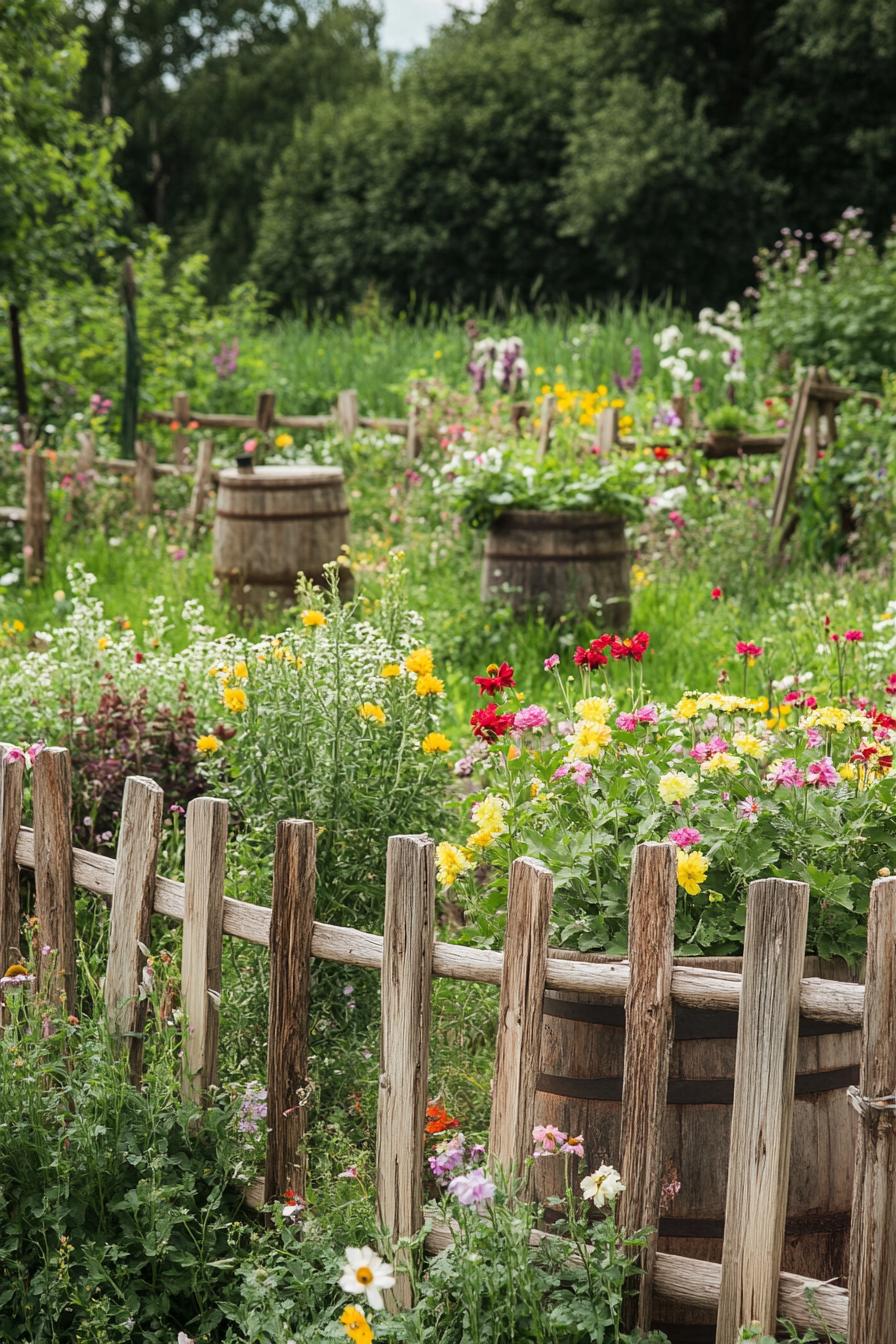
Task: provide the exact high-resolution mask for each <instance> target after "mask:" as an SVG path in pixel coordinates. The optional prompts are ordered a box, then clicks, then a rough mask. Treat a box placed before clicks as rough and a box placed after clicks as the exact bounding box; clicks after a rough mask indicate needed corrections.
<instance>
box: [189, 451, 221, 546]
mask: <svg viewBox="0 0 896 1344" xmlns="http://www.w3.org/2000/svg"><path fill="white" fill-rule="evenodd" d="M214 447H215V445H214V443H213V442H212V440H211V439H200V440H199V450H198V452H197V454H196V475H195V477H194V479H193V493H192V495H191V496H190V502H189V504H188V505H187V525H188V527H189V529H190V532H191V533H192V534H193V535H195V533H196V530H197V528H198V526H199V519H200V518H201V517H202V513H203V510H204V509H205V506H206V502H207V500H208V491H209V486H210V485H211V480H212V453H213V452H214Z"/></svg>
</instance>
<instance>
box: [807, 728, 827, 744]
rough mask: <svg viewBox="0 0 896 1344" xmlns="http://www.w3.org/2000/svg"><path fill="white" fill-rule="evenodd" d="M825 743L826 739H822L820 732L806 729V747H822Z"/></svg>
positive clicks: (815, 729) (814, 729)
mask: <svg viewBox="0 0 896 1344" xmlns="http://www.w3.org/2000/svg"><path fill="white" fill-rule="evenodd" d="M823 741H824V738H823V737H822V735H821V733H820V732H819V731H818V729H817V728H807V729H806V746H807V747H820V746H821V744H822V742H823Z"/></svg>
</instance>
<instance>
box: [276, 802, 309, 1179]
mask: <svg viewBox="0 0 896 1344" xmlns="http://www.w3.org/2000/svg"><path fill="white" fill-rule="evenodd" d="M315 891H316V887H315V828H314V824H313V823H312V822H310V821H281V822H280V823H279V825H278V826H277V844H276V848H275V851H274V887H273V897H272V901H271V965H270V999H269V1004H268V1079H267V1081H268V1135H267V1151H266V1156H265V1182H264V1187H265V1189H264V1195H265V1203H266V1204H269V1203H271V1202H272V1201H273V1200H275V1199H278V1198H282V1196H283V1192H284V1190H286V1189H287V1188H288V1187H290V1186H291V1187H292V1188H293V1190H295V1192H296V1194H297V1195H298V1196H299V1198H301V1199H304V1197H305V1159H304V1154H303V1153H302V1151H301V1149H302V1143H303V1141H304V1138H305V1123H306V1111H305V1090H306V1088H307V1081H308V1019H309V1012H310V998H311V935H312V932H313V929H314V902H315Z"/></svg>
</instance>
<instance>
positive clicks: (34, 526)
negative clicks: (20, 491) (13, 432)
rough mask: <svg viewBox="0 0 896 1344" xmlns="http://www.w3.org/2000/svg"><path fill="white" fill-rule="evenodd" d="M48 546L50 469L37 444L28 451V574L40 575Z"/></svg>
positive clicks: (25, 557)
mask: <svg viewBox="0 0 896 1344" xmlns="http://www.w3.org/2000/svg"><path fill="white" fill-rule="evenodd" d="M46 548H47V470H46V463H45V462H44V459H43V455H42V454H41V453H40V452H39V451H38V449H36V448H29V450H28V452H27V453H26V454H25V532H24V541H23V546H22V559H23V561H24V566H25V578H26V579H37V578H40V576H41V574H42V573H43V571H44V557H45V554H46Z"/></svg>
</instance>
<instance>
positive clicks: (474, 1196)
mask: <svg viewBox="0 0 896 1344" xmlns="http://www.w3.org/2000/svg"><path fill="white" fill-rule="evenodd" d="M448 1193H449V1195H454V1197H455V1199H456V1200H457V1202H458V1203H459V1204H465V1205H466V1206H467V1207H468V1208H469V1207H471V1206H472V1205H474V1204H475V1205H476V1206H477V1207H478V1206H479V1205H481V1204H489V1203H491V1201H492V1200H493V1199H494V1197H495V1183H494V1181H490V1180H489V1179H488V1177H487V1176H486V1174H485V1172H484V1171H483V1169H482V1168H481V1167H477V1168H476V1170H475V1171H470V1172H467V1173H466V1175H461V1176H455V1178H454V1180H453V1181H451V1183H450V1184H449V1186H448Z"/></svg>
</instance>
